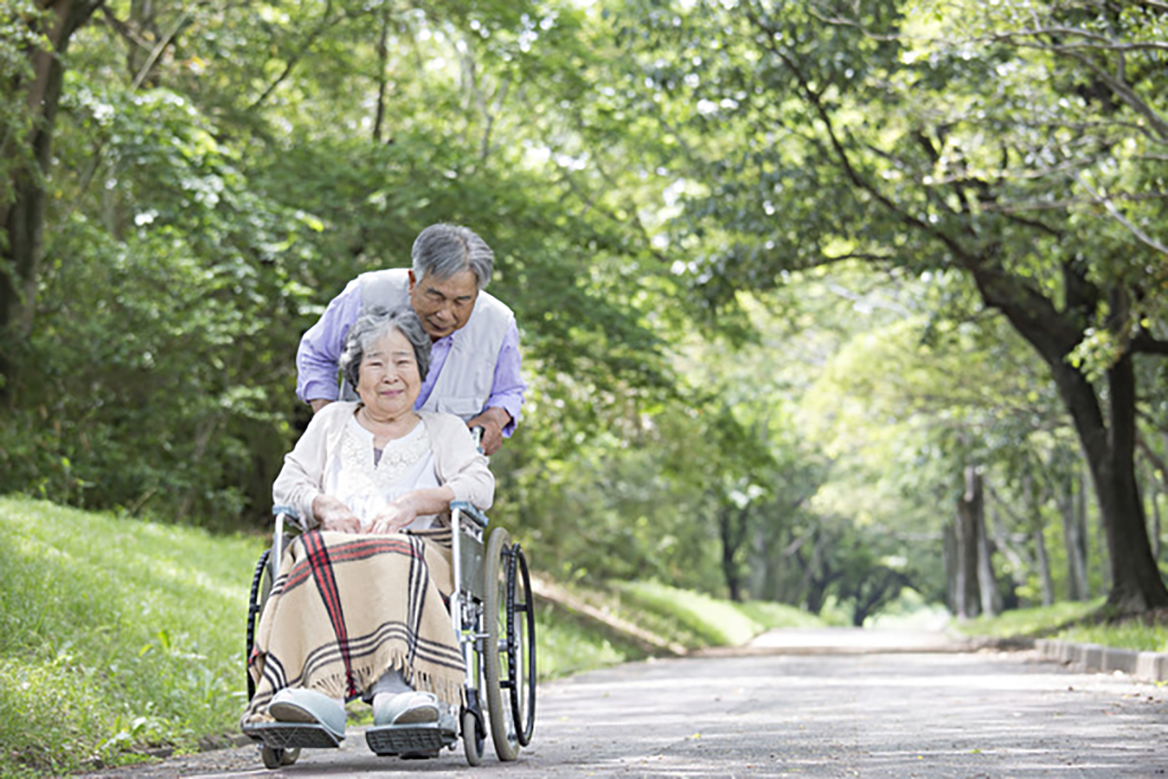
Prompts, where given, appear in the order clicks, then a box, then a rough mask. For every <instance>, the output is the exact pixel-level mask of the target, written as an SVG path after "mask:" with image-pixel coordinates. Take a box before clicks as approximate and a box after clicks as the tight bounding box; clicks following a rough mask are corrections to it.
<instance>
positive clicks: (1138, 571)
mask: <svg viewBox="0 0 1168 779" xmlns="http://www.w3.org/2000/svg"><path fill="white" fill-rule="evenodd" d="M970 270H971V271H972V272H973V276H974V279H975V281H976V282H977V285H978V289H979V290H980V291H981V294H982V298H983V299H984V300H985V302H986V304H987V305H991V306H994V307H996V308H999V309H1001V311H1002V312H1003V313H1004V314H1005V315H1006V317H1007V318H1008V319H1009V320H1010V323H1011V324H1012V325H1013V326H1014V328H1015V329H1016V330H1017V331H1018V333H1019V334H1020V335H1021V336H1022V337H1023V338H1025V339H1026V340H1027V341H1028V342H1029V343H1030V344H1031V345H1032V346H1033V347H1034V348H1035V349H1037V350H1038V353H1039V354H1040V355H1041V356H1042V358H1043V359H1044V360H1045V361H1046V363H1047V365H1049V366H1050V369H1051V373H1052V374H1053V376H1054V381H1055V385H1056V386H1057V387H1058V391H1059V395H1060V396H1061V397H1062V400H1063V403H1064V404H1065V405H1066V407H1067V410H1068V411H1069V412H1070V414H1071V419H1072V421H1073V422H1074V425H1075V432H1076V434H1077V435H1078V438H1079V443H1080V444H1081V445H1082V447H1083V453H1084V455H1085V456H1086V459H1087V466H1088V468H1089V469H1090V472H1091V480H1092V483H1093V484H1094V485H1095V495H1096V499H1097V500H1098V502H1099V513H1100V517H1101V520H1102V523H1103V528H1104V532H1105V533H1106V537H1107V550H1108V560H1109V567H1110V571H1111V590H1110V592H1109V594H1108V596H1107V606H1108V607H1109V608H1110V609H1111V610H1113V611H1115V612H1118V613H1125V614H1126V613H1135V612H1141V611H1148V610H1152V609H1159V608H1165V607H1168V589H1165V587H1164V582H1163V581H1162V580H1161V578H1160V571H1159V569H1158V568H1157V567H1156V561H1155V560H1154V559H1153V558H1152V549H1151V546H1150V545H1149V543H1148V529H1147V525H1146V523H1145V519H1144V507H1143V502H1142V501H1141V500H1140V495H1139V486H1138V485H1137V483H1136V477H1135V433H1136V414H1135V410H1136V407H1135V401H1136V380H1135V371H1134V369H1133V366H1132V355H1131V353H1130V352H1124V353H1123V354H1122V355H1121V356H1120V357H1119V358H1118V360H1116V362H1115V364H1114V365H1112V366H1111V368H1110V369H1109V370H1108V372H1107V383H1108V393H1107V394H1108V408H1109V411H1110V420H1106V421H1105V420H1104V416H1103V412H1102V410H1101V407H1100V403H1099V398H1098V396H1097V395H1096V394H1095V388H1094V387H1093V386H1092V385H1091V383H1090V382H1089V381H1088V380H1087V378H1086V376H1084V375H1083V372H1082V371H1081V370H1080V369H1079V368H1077V367H1075V366H1073V365H1071V364H1070V363H1069V362H1068V361H1067V359H1066V358H1067V356H1068V355H1069V354H1070V353H1071V350H1072V349H1074V348H1075V346H1077V345H1078V344H1079V342H1080V341H1081V340H1082V337H1083V330H1082V325H1081V322H1080V320H1079V319H1078V317H1077V315H1078V314H1079V313H1081V312H1079V311H1075V310H1071V309H1072V306H1071V303H1070V299H1072V298H1074V297H1075V295H1076V294H1078V293H1079V292H1081V291H1082V287H1084V286H1085V285H1086V283H1087V282H1086V280H1085V279H1083V278H1079V277H1077V276H1075V270H1074V269H1073V268H1069V267H1068V268H1067V269H1066V277H1067V287H1068V289H1069V290H1070V291H1069V292H1068V299H1069V302H1068V311H1065V312H1060V311H1057V310H1056V309H1055V308H1054V306H1053V305H1052V304H1051V303H1050V301H1049V300H1047V299H1046V298H1043V297H1042V296H1041V295H1039V294H1038V293H1037V292H1035V291H1034V290H1032V289H1029V288H1027V287H1025V286H1023V285H1021V284H1020V283H1018V282H1017V281H1016V280H1014V279H1011V278H1010V277H1009V276H1008V275H1006V274H1005V273H1004V272H1003V271H1002V269H1001V266H1000V265H999V264H998V263H997V262H995V261H994V260H991V259H984V258H983V259H977V260H974V261H973V262H972V263H971V267H970ZM1080 302H1081V301H1080ZM1110 304H1111V306H1110V309H1111V316H1112V328H1113V329H1120V328H1121V326H1122V324H1123V323H1124V321H1125V317H1126V316H1127V301H1126V299H1125V298H1124V295H1123V293H1122V291H1118V292H1116V293H1115V294H1113V295H1112V296H1111V301H1110Z"/></svg>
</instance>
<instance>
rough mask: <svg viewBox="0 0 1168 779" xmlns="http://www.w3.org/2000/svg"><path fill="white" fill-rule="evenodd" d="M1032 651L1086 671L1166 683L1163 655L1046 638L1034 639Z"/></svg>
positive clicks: (1166, 657) (1167, 669)
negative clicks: (1081, 667)
mask: <svg viewBox="0 0 1168 779" xmlns="http://www.w3.org/2000/svg"><path fill="white" fill-rule="evenodd" d="M1034 649H1035V650H1036V651H1037V652H1038V654H1039V655H1040V656H1041V657H1042V658H1043V659H1045V660H1053V661H1055V662H1059V663H1063V664H1074V665H1079V666H1084V667H1085V668H1086V669H1087V670H1088V671H1099V672H1103V673H1114V672H1116V671H1118V672H1120V673H1125V674H1128V675H1129V676H1133V677H1135V678H1137V679H1140V680H1143V681H1148V682H1164V681H1168V654H1164V653H1162V652H1138V651H1136V650H1134V649H1115V648H1114V647H1106V646H1102V645H1100V644H1076V643H1073V642H1071V641H1058V640H1056V639H1047V638H1040V639H1037V640H1035V641H1034Z"/></svg>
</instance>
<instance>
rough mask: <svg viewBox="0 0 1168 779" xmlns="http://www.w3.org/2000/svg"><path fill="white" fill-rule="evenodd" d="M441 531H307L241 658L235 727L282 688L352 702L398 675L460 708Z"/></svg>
mask: <svg viewBox="0 0 1168 779" xmlns="http://www.w3.org/2000/svg"><path fill="white" fill-rule="evenodd" d="M449 544H450V529H449V528H445V529H444V530H437V531H424V532H422V533H417V534H395V535H385V536H372V535H349V534H345V533H331V532H320V531H313V532H310V533H305V534H304V535H302V536H300V537H298V538H297V539H295V541H293V543H292V544H291V545H290V546H289V547H288V550H287V552H286V553H285V554H284V559H283V561H282V564H281V566H280V575H279V576H278V577H277V579H276V582H275V584H274V585H273V587H272V592H271V595H270V596H269V598H268V601H267V604H266V605H265V606H264V612H263V615H262V616H261V617H260V623H259V628H258V629H257V631H256V634H257V635H256V640H255V646H254V648H253V649H252V653H251V656H250V657H249V658H248V672H249V673H250V674H251V676H252V679H254V680H255V682H256V692H255V696H254V697H253V698H252V700H251V702H250V704H249V705H248V707H247V711H246V713H245V714H244V717H243V722H244V723H247V722H259V721H265V720H270V719H271V718H270V716H269V715H268V714H267V706H268V703H269V701H271V699H272V696H273V695H275V693H276V692H277V691H279V690H281V689H283V688H284V687H306V688H309V689H312V690H316V691H318V692H321V693H324V694H325V695H328V696H331V697H333V698H344V699H346V700H348V699H350V698H353V697H355V696H357V695H359V694H361V693H362V692H363V691H365V690H366V689H367V688H368V687H369V686H370V685H372V684H373V682H375V681H377V679H378V678H380V677H381V675H382V674H383V673H385V672H386V671H387V670H389V669H391V668H397V669H400V670H401V672H402V675H403V677H404V678H405V680H406V681H407V682H408V683H409V684H411V685H412V686H413V687H414V689H417V690H425V691H428V692H432V693H434V694H435V695H437V696H438V697H439V698H440V699H442V700H443V701H446V702H447V703H451V704H458V703H461V702H462V697H463V682H464V681H465V678H466V670H465V665H464V663H463V659H462V653H461V652H460V650H459V647H458V638H457V636H456V635H455V632H454V627H453V625H452V624H451V620H450V614H449V612H448V611H447V608H446V606H445V605H444V604H443V602H442V597H441V594H440V592H439V585H441V589H442V590H443V591H445V592H450V590H451V589H452V576H451V564H450V548H449Z"/></svg>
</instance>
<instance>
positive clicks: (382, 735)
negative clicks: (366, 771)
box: [365, 722, 458, 756]
mask: <svg viewBox="0 0 1168 779" xmlns="http://www.w3.org/2000/svg"><path fill="white" fill-rule="evenodd" d="M456 741H458V734H457V733H456V732H454V731H453V730H450V729H449V728H448V727H443V726H442V725H441V724H440V723H438V722H428V723H418V724H412V725H382V726H381V727H371V728H367V729H366V730H365V743H367V744H368V745H369V748H370V749H372V750H373V751H374V752H376V753H377V754H379V755H386V756H388V755H408V754H412V753H418V752H436V751H438V750H441V749H443V748H445V747H448V746H450V745H452V744H454V742H456Z"/></svg>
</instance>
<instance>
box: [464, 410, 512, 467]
mask: <svg viewBox="0 0 1168 779" xmlns="http://www.w3.org/2000/svg"><path fill="white" fill-rule="evenodd" d="M510 423H511V415H510V414H508V413H507V412H506V410H504V409H502V408H499V407H498V406H491V407H490V408H488V409H487V410H486V411H484V412H483V413H481V414H479V415H478V416H477V417H475V418H474V419H472V420H470V421H469V422H467V423H466V426H467V427H470V428H473V427H475V426H478V427H481V428H482V429H483V440H482V442H481V445H482V447H483V454H485V455H486V456H487V457H490V456H491V455H492V454H494V453H495V452H497V451H499V448H500V447H502V446H503V428H504V427H506V426H507V425H509V424H510Z"/></svg>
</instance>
